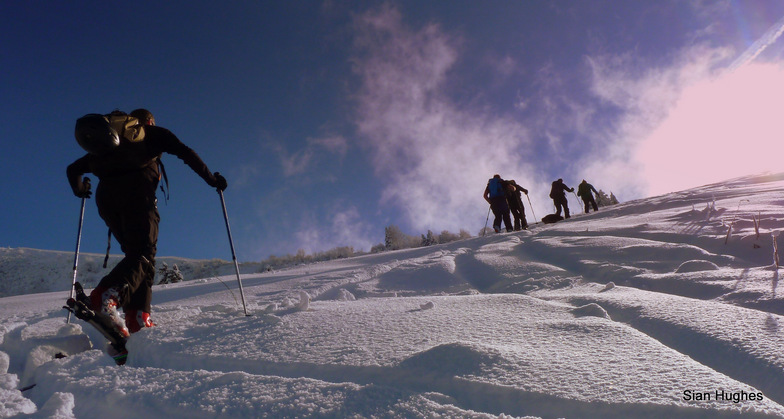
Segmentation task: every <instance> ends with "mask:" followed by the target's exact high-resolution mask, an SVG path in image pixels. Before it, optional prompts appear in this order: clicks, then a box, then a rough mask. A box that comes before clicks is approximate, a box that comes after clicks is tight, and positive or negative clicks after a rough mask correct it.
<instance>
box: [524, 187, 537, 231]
mask: <svg viewBox="0 0 784 419" xmlns="http://www.w3.org/2000/svg"><path fill="white" fill-rule="evenodd" d="M525 197H526V198H528V206H529V207H531V215H533V216H534V224H539V219H538V218H536V213H535V212H534V206H533V204H531V197H530V196H528V194H525Z"/></svg>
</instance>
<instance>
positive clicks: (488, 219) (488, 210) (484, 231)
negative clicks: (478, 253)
mask: <svg viewBox="0 0 784 419" xmlns="http://www.w3.org/2000/svg"><path fill="white" fill-rule="evenodd" d="M490 208H492V206H491V207H490ZM490 208H488V209H487V218H486V219H485V228H483V229H482V237H484V236H485V233H486V232H487V222H488V221H490Z"/></svg>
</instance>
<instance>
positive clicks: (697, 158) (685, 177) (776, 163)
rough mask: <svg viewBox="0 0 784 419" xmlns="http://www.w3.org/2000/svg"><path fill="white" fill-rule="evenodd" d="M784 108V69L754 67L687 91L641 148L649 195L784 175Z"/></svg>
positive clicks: (747, 66) (764, 66)
mask: <svg viewBox="0 0 784 419" xmlns="http://www.w3.org/2000/svg"><path fill="white" fill-rule="evenodd" d="M782 109H784V69H783V68H782V67H780V66H778V65H773V64H749V65H746V66H744V67H741V68H739V69H737V70H736V71H734V72H731V73H726V74H724V75H722V76H720V77H718V78H716V79H712V80H708V81H702V82H699V83H696V84H694V85H692V86H689V87H687V88H685V89H684V90H683V93H682V95H681V97H680V99H679V100H678V102H677V103H676V104H675V106H674V107H673V108H672V109H671V110H670V112H669V115H668V117H667V118H666V119H665V120H664V121H663V122H662V123H661V124H660V125H659V127H658V128H657V129H656V130H655V131H654V132H653V133H652V134H651V135H650V136H649V137H648V138H647V139H645V140H644V141H643V143H642V144H641V146H640V148H639V149H638V152H637V159H638V161H639V162H641V163H642V164H643V168H642V169H643V173H644V177H645V179H646V180H647V181H648V182H649V191H648V192H649V194H650V195H658V194H662V193H667V192H673V191H677V190H682V189H686V188H691V187H695V186H699V185H704V184H708V183H712V182H717V181H722V180H726V179H730V178H734V177H738V176H744V175H749V174H756V173H761V172H765V171H771V172H776V171H782V172H784V165H782V157H784V156H783V155H784V141H783V140H784V139H783V138H782V135H783V134H784V129H783V128H784V115H782Z"/></svg>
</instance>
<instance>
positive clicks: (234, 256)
mask: <svg viewBox="0 0 784 419" xmlns="http://www.w3.org/2000/svg"><path fill="white" fill-rule="evenodd" d="M218 195H220V200H221V206H222V207H223V219H224V221H226V232H228V233H229V245H230V246H231V259H232V260H233V261H234V271H235V272H237V283H239V284H240V297H241V298H242V309H243V310H244V311H245V316H250V314H248V308H247V306H246V305H245V292H244V291H243V290H242V279H240V265H238V264H237V254H236V253H235V252H234V240H232V238H231V227H229V215H228V213H227V212H226V201H225V200H224V199H223V191H222V190H220V189H218Z"/></svg>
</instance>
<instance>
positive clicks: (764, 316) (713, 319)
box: [0, 174, 784, 418]
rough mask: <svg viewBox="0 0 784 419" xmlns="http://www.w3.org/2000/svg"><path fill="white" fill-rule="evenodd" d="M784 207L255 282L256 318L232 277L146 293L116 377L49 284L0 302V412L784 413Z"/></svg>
mask: <svg viewBox="0 0 784 419" xmlns="http://www.w3.org/2000/svg"><path fill="white" fill-rule="evenodd" d="M783 196H784V174H778V175H762V176H750V177H745V178H739V179H734V180H731V181H727V182H723V183H718V184H713V185H707V186H705V187H702V188H697V189H693V190H689V191H683V192H678V193H672V194H668V195H664V196H660V197H654V198H649V199H642V200H638V201H634V202H629V203H625V204H620V205H617V206H614V207H609V208H602V209H600V211H599V212H598V213H592V214H589V215H577V216H575V217H573V218H572V219H571V220H568V221H565V222H559V223H557V224H548V225H546V226H545V225H542V224H541V223H539V224H534V223H533V222H531V225H532V229H531V230H530V231H523V232H518V233H508V234H498V235H492V236H488V237H479V238H473V239H467V240H462V241H457V242H453V243H449V244H445V245H438V246H431V247H425V248H419V249H410V250H402V251H394V252H385V253H380V254H374V255H366V256H362V257H356V258H350V259H344V260H336V261H330V262H324V263H317V264H311V265H303V266H299V267H296V268H291V269H287V270H281V271H276V272H265V273H245V274H244V275H243V285H244V288H245V294H246V298H247V301H248V309H249V312H251V313H252V315H251V316H248V317H246V316H244V315H243V308H242V306H241V304H240V302H239V301H238V297H239V295H238V291H237V290H236V278H233V277H232V276H231V274H230V273H229V272H225V273H222V275H226V276H223V277H221V276H217V277H215V278H212V277H210V276H209V275H208V276H205V277H204V278H203V279H199V280H194V281H187V282H184V283H178V284H171V285H163V286H156V287H155V288H154V299H153V309H154V313H153V314H154V317H155V320H156V322H157V323H158V326H157V327H155V328H151V329H147V330H143V331H141V332H139V333H137V334H135V335H133V336H132V337H131V339H130V340H129V350H130V356H129V359H128V363H127V365H125V366H123V367H118V366H115V365H114V364H113V362H112V361H111V359H110V358H109V357H108V356H106V355H105V354H104V353H103V352H102V349H103V347H104V342H103V341H102V339H101V338H100V336H99V335H98V333H97V332H95V331H94V330H92V329H91V328H90V327H89V326H87V325H85V324H83V323H81V322H79V321H74V322H72V323H71V324H66V323H65V311H64V310H62V309H61V308H60V307H61V306H62V304H63V302H64V300H65V298H66V297H67V295H68V291H67V286H68V282H69V279H68V278H67V276H66V277H65V278H52V280H53V281H54V280H56V281H57V283H61V282H63V281H64V282H65V283H66V285H65V290H63V291H57V292H48V293H38V294H30V293H25V294H24V295H17V296H11V297H6V298H2V299H0V319H2V322H1V323H0V324H2V326H0V400H2V402H0V416H2V417H61V418H68V417H84V418H86V417H97V416H100V415H107V416H111V417H114V418H126V417H127V418H132V417H133V418H136V417H139V416H148V417H159V416H169V417H183V418H186V417H187V418H210V417H240V416H242V417H379V418H381V417H422V418H425V417H438V416H443V417H461V418H462V417H469V418H471V417H473V418H492V417H509V416H513V417H522V416H532V417H546V418H550V417H580V418H585V417H597V418H599V417H602V418H603V417H667V416H670V417H706V418H708V417H710V418H715V417H738V416H743V417H784V406H783V405H784V354H782V348H784V317H783V315H784V301H783V300H784V297H782V294H784V291H782V290H781V289H780V287H779V280H778V272H779V269H778V266H777V261H776V256H777V255H776V251H775V248H776V246H775V244H777V242H776V240H777V237H778V232H779V231H780V230H781V229H783V228H784V207H783V206H782V204H784V198H782V197H783ZM529 221H531V220H529ZM29 252H30V253H33V254H34V253H35V252H33V251H29ZM47 263H48V262H47V259H41V260H37V259H36V258H31V259H29V260H27V261H26V262H25V263H24V264H21V265H18V266H20V267H19V268H17V269H15V270H13V271H9V270H8V269H7V268H5V267H4V269H3V271H2V275H4V277H3V278H0V279H2V280H6V279H7V278H8V277H13V278H16V279H15V280H16V281H20V282H21V283H24V282H25V281H24V278H25V277H26V272H28V270H29V271H36V270H41V269H54V268H53V267H51V266H48V265H47ZM65 263H66V266H67V267H70V265H68V264H69V263H70V261H67V260H66V262H65ZM47 286H53V285H47ZM55 289H57V288H55Z"/></svg>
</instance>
